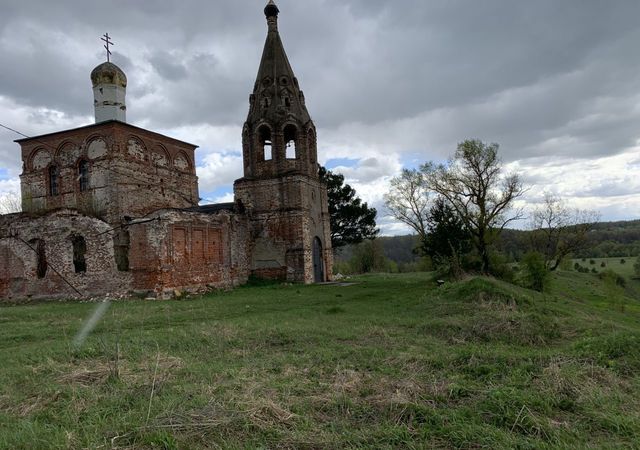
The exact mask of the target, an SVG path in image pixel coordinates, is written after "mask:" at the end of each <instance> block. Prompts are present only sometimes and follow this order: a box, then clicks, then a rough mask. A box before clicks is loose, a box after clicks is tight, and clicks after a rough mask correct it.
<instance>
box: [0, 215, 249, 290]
mask: <svg viewBox="0 0 640 450" xmlns="http://www.w3.org/2000/svg"><path fill="white" fill-rule="evenodd" d="M247 235H248V233H247V222H246V219H245V218H244V217H243V216H241V215H237V214H235V213H233V212H231V211H220V212H217V213H213V214H203V213H197V212H187V211H180V210H161V211H156V212H155V213H153V214H151V215H149V216H147V217H144V218H140V219H134V220H132V221H130V222H124V223H123V224H122V225H120V226H116V227H113V226H112V225H110V224H108V223H106V222H104V221H102V220H100V219H97V218H95V217H90V216H86V215H83V214H81V213H79V212H77V211H74V210H64V209H63V210H58V211H55V212H50V213H46V214H43V215H40V216H33V215H28V214H24V213H23V214H12V215H6V216H0V300H3V299H4V300H17V299H52V298H81V297H82V298H86V297H94V296H106V295H122V296H126V295H130V294H131V293H132V292H144V293H145V295H151V296H160V297H162V296H167V295H173V293H174V291H175V290H190V291H201V290H203V289H206V288H207V287H211V288H226V287H231V286H236V285H239V284H242V283H244V282H246V280H247V277H248V262H247V261H248V259H247V247H246V241H247V237H248V236H247ZM39 245H41V246H42V247H41V248H43V249H44V251H43V252H42V253H41V254H39V251H38V247H39ZM43 257H44V258H45V260H46V261H45V267H46V271H45V273H44V274H41V273H38V272H39V271H38V267H39V262H42V261H39V259H42V258H43ZM125 261H126V264H125ZM40 275H42V276H40Z"/></svg>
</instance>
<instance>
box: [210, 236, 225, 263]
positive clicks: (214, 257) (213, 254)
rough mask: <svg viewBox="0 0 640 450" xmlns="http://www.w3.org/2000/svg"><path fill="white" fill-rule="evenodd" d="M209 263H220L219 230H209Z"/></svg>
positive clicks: (220, 244)
mask: <svg viewBox="0 0 640 450" xmlns="http://www.w3.org/2000/svg"><path fill="white" fill-rule="evenodd" d="M208 253H209V254H208V256H209V261H211V262H216V263H221V262H222V239H221V233H220V230H218V229H215V228H209V252H208Z"/></svg>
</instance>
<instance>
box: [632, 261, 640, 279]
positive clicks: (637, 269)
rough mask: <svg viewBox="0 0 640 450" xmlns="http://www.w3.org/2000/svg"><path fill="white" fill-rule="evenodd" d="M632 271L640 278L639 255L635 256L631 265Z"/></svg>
mask: <svg viewBox="0 0 640 450" xmlns="http://www.w3.org/2000/svg"><path fill="white" fill-rule="evenodd" d="M633 272H634V274H635V276H636V278H640V256H638V257H637V258H636V262H635V264H634V265H633Z"/></svg>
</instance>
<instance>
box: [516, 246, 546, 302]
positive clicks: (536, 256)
mask: <svg viewBox="0 0 640 450" xmlns="http://www.w3.org/2000/svg"><path fill="white" fill-rule="evenodd" d="M522 265H523V266H524V268H525V279H526V282H527V287H529V288H531V289H535V290H536V291H539V292H542V291H544V289H545V288H546V287H547V284H548V282H549V277H550V272H549V271H548V270H547V266H546V264H545V258H544V256H543V255H542V253H539V252H529V253H527V254H525V255H524V257H523V258H522Z"/></svg>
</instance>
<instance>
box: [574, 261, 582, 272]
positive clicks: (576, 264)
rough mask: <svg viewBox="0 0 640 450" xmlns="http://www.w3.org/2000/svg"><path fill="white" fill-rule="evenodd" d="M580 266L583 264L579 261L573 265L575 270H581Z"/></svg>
mask: <svg viewBox="0 0 640 450" xmlns="http://www.w3.org/2000/svg"><path fill="white" fill-rule="evenodd" d="M580 267H582V266H581V265H580V264H578V263H575V264H574V265H573V268H574V269H575V270H577V271H578V272H580Z"/></svg>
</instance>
